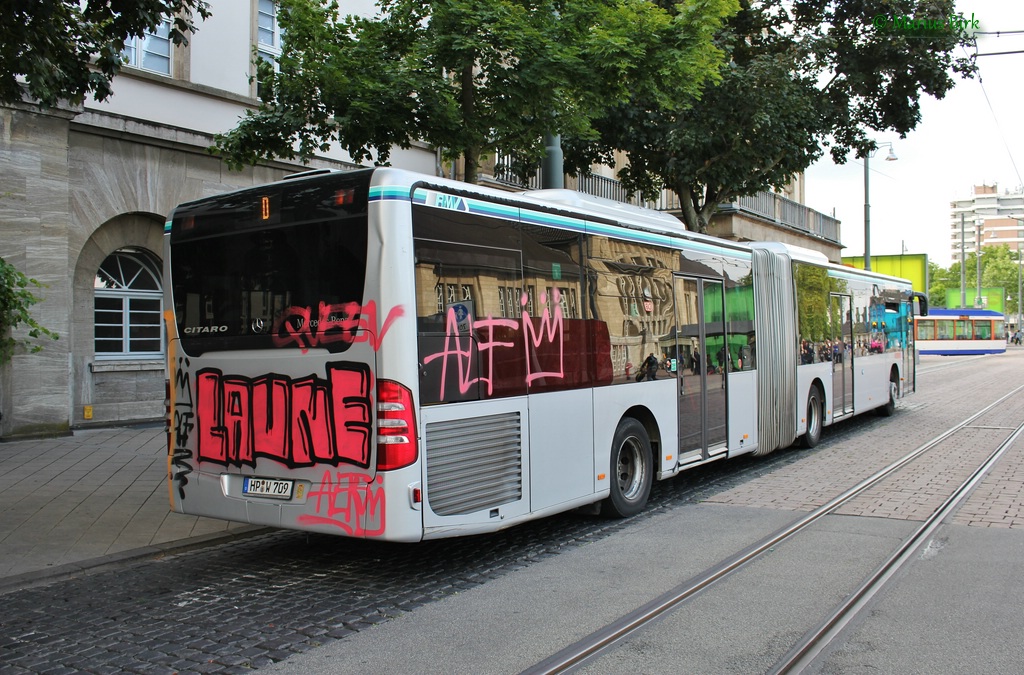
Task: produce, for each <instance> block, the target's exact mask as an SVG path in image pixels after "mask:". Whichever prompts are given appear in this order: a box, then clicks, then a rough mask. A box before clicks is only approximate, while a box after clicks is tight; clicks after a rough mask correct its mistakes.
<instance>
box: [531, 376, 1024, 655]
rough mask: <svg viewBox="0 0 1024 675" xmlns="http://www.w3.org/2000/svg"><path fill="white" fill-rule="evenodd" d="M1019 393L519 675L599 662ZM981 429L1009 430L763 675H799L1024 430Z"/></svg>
mask: <svg viewBox="0 0 1024 675" xmlns="http://www.w3.org/2000/svg"><path fill="white" fill-rule="evenodd" d="M1022 391H1024V386H1020V387H1017V388H1015V389H1013V390H1011V391H1009V392H1008V393H1006V394H1004V395H1003V396H1001V397H1000V398H998V399H996V400H995V401H993V402H992V403H990V404H988V405H986V406H985V407H983V408H982V409H980V410H978V411H977V412H975V413H974V414H972V415H970V416H968V417H967V418H965V419H964V420H962V421H961V422H959V423H957V424H954V425H953V426H951V427H949V428H947V429H946V430H944V431H943V432H942V433H939V434H937V435H935V436H934V437H932V438H930V439H928V440H927V441H925V442H924V443H922V444H920V445H919V446H918V447H916V448H914V449H913V450H912V451H910V452H908V453H906V454H905V455H903V456H902V457H900V458H898V459H897V460H895V461H892V462H890V463H889V464H888V465H886V466H885V467H883V468H882V469H880V470H878V471H876V472H875V473H874V474H872V475H870V476H869V477H867V478H865V479H863V480H861V481H860V482H858V483H857V484H855V485H854V486H852V487H850V488H849V489H847V490H845V491H844V492H842V493H841V494H838V495H837V496H835V497H834V498H832V499H831V500H829V501H828V502H827V503H825V504H823V505H821V506H819V507H818V508H816V509H814V510H812V511H810V512H808V513H806V514H805V515H803V516H801V517H799V518H797V519H796V520H794V521H793V522H792V523H790V524H789V525H787V526H785V527H783V528H781V529H779V530H777V531H776V532H774V533H772V534H770V535H769V536H767V537H765V538H764V539H762V540H760V541H759V542H757V543H755V544H753V545H751V546H749V547H747V548H745V549H743V550H741V551H739V552H737V553H735V554H733V555H731V556H729V557H727V558H725V559H723V560H721V561H720V562H718V563H717V564H715V565H713V566H711V567H709V568H707V569H706V570H705V571H704V572H702V573H701V574H698V575H696V576H693V577H691V578H690V579H688V580H687V581H685V582H683V583H682V584H680V585H678V586H676V587H675V588H672V589H670V590H669V591H667V592H665V593H663V594H661V595H660V596H658V597H656V598H655V599H653V600H651V601H649V602H648V603H646V604H644V605H643V606H641V607H639V608H637V609H635V610H633V611H632V612H629V613H628V614H626V615H624V616H622V617H621V618H619V619H618V620H615V621H613V622H611V623H608V624H606V625H605V626H603V627H601V628H600V629H598V630H596V631H594V632H592V633H590V634H589V635H587V636H586V637H584V638H582V639H581V640H579V641H577V642H575V643H573V644H571V645H569V646H567V647H565V648H564V649H562V650H560V651H558V652H556V653H555V654H553V655H551V656H550V657H548V658H546V659H544V660H542V661H540V662H538V663H536V664H534V665H533V666H531V667H529V668H526V669H525V670H523V671H522V673H521V675H548V674H554V673H563V672H573V671H575V670H577V669H580V668H581V667H583V666H586V665H588V664H590V663H591V662H593V661H595V660H596V659H598V658H600V656H601V655H603V654H605V653H607V652H608V651H609V650H612V649H614V648H615V647H616V645H618V644H619V643H621V642H622V641H624V640H626V639H628V638H629V637H630V636H631V635H633V634H635V633H637V632H638V631H641V630H643V629H644V628H645V627H646V626H648V625H649V624H651V623H652V622H654V621H656V620H658V619H659V618H661V617H663V616H664V615H666V614H667V613H670V612H672V611H674V610H676V609H678V608H679V607H680V606H681V605H683V604H684V603H685V602H686V601H687V600H689V599H690V598H692V597H694V596H696V595H697V594H699V593H701V592H703V591H705V590H708V589H709V588H710V587H712V586H713V585H714V584H716V583H718V582H720V581H722V580H724V579H726V578H727V577H729V576H730V575H731V574H733V573H734V572H736V571H738V570H740V569H742V568H743V567H745V566H746V565H748V563H751V562H752V561H754V560H755V559H757V558H759V557H760V556H761V555H763V554H764V553H765V552H766V551H770V550H774V549H775V547H777V546H779V545H781V544H784V543H786V542H787V541H789V540H791V539H793V538H794V537H796V536H797V535H798V534H800V533H801V532H803V531H805V530H807V528H809V527H810V526H812V525H813V524H814V523H816V522H817V521H819V520H821V519H822V518H823V517H825V516H827V515H829V514H832V513H834V512H835V511H836V510H837V509H839V508H840V507H842V506H843V505H845V504H848V503H850V502H852V501H853V500H855V499H857V498H858V497H860V496H862V495H864V494H865V493H866V492H867V491H868V490H870V489H871V488H873V487H874V486H877V485H878V484H879V483H881V482H882V481H884V480H886V479H887V478H889V477H891V476H893V475H895V474H897V473H898V472H899V471H901V470H902V469H904V468H905V467H906V466H907V465H908V464H910V463H912V462H914V461H916V460H918V459H920V458H921V457H922V456H925V455H927V453H928V452H929V451H930V450H932V449H934V448H936V447H938V446H940V445H941V444H943V443H945V442H947V441H948V440H949V439H950V438H952V437H954V436H955V435H956V434H958V433H961V432H963V431H964V430H965V429H968V428H972V427H973V426H974V424H975V423H976V422H977V421H979V420H981V419H983V418H984V417H985V416H986V415H988V414H990V413H992V412H993V411H995V410H998V409H999V408H1000V406H1004V405H1005V404H1006V403H1007V402H1009V401H1012V400H1013V399H1014V397H1016V396H1018V395H1020V393H1021V392H1022ZM984 428H986V429H994V428H997V429H1000V430H1008V431H1010V433H1009V435H1008V436H1007V437H1006V438H1005V439H1004V440H1003V441H1002V442H1001V443H999V445H998V446H997V447H996V448H995V450H993V451H992V452H991V453H990V454H989V455H988V456H987V457H986V458H985V460H984V461H983V462H982V463H981V464H980V465H979V466H978V467H977V468H976V469H975V470H974V471H973V472H972V473H971V474H970V476H969V477H968V478H967V479H966V480H964V481H963V482H962V483H960V484H959V485H958V486H957V487H956V488H955V489H954V490H953V491H952V493H951V494H950V495H949V496H948V497H947V498H946V499H945V500H944V501H943V502H942V504H941V505H940V506H939V507H938V508H936V509H934V510H933V511H932V513H931V514H930V515H929V516H928V517H927V518H925V519H924V521H923V522H922V523H921V525H920V526H919V527H917V528H916V529H915V530H914V531H913V532H912V533H911V534H910V535H909V536H908V537H906V539H904V540H903V542H902V543H901V544H900V546H899V547H897V548H896V550H895V551H893V552H892V553H891V554H890V555H889V556H888V557H887V558H886V559H885V560H884V562H883V563H882V564H881V565H879V566H878V568H877V569H876V570H875V571H874V572H873V573H872V574H870V575H869V576H868V577H867V578H866V579H864V580H863V581H862V582H861V583H860V585H859V586H858V587H857V588H856V590H855V591H854V592H852V593H851V594H850V595H848V596H847V598H846V599H845V600H844V601H843V602H842V603H840V605H839V606H838V607H836V608H835V609H834V610H833V611H832V612H831V614H830V615H829V616H828V617H827V618H826V619H824V620H823V621H822V622H821V623H820V624H818V625H817V626H816V627H814V628H812V629H811V630H809V631H808V632H807V633H805V634H804V635H803V636H802V637H801V639H800V640H799V641H798V642H797V643H796V644H794V645H793V647H792V648H791V649H790V650H789V651H788V652H787V653H786V654H785V655H784V656H783V657H782V658H781V659H780V660H779V661H778V662H777V663H776V664H775V666H774V667H773V668H772V669H771V670H770V671H769V672H771V673H773V675H775V674H787V673H796V672H801V671H802V670H803V669H804V668H806V667H807V666H808V665H809V664H810V663H811V662H812V661H814V659H815V658H817V657H818V656H819V655H820V654H821V653H822V652H823V650H825V649H826V648H827V647H828V645H829V644H830V643H831V642H832V641H833V640H834V639H835V638H836V636H837V635H838V634H839V633H840V632H841V631H842V630H843V629H844V628H845V627H846V626H847V625H848V624H849V623H850V622H851V621H852V620H853V619H854V618H855V617H856V616H857V614H858V613H859V612H861V611H862V610H863V609H864V608H865V607H866V606H867V605H868V604H869V603H870V601H871V600H872V598H874V597H875V595H876V594H877V593H878V592H879V591H880V590H881V589H882V588H884V587H885V585H886V583H887V582H889V581H890V580H891V579H892V577H893V575H894V574H895V573H896V572H897V571H898V570H899V569H900V568H901V567H902V566H903V565H905V564H906V563H907V562H908V561H910V560H911V559H912V558H913V556H914V554H915V553H916V552H917V551H918V550H920V548H921V547H922V546H923V545H924V543H925V542H927V541H928V539H929V538H930V537H931V536H932V535H933V534H934V532H935V530H936V529H937V528H938V527H939V525H941V524H942V522H943V521H945V520H946V518H947V517H949V516H950V514H951V513H953V512H954V511H955V510H956V509H957V508H958V507H959V506H960V505H961V504H962V503H963V501H964V499H965V498H966V497H967V495H968V494H969V493H970V492H971V490H972V489H973V488H974V487H975V486H976V485H977V483H978V482H979V481H980V480H981V479H982V478H983V477H984V476H985V474H986V473H987V472H988V471H989V470H990V469H991V467H992V466H993V465H994V464H995V462H996V461H997V460H998V459H999V458H1000V457H1001V456H1002V455H1003V453H1004V452H1005V451H1006V449H1007V448H1009V447H1010V446H1011V445H1012V443H1013V442H1014V441H1016V440H1017V439H1018V438H1019V437H1020V435H1021V434H1022V433H1024V424H1021V425H1018V426H1016V427H991V426H986V427H984Z"/></svg>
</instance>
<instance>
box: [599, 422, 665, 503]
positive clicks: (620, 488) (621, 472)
mask: <svg viewBox="0 0 1024 675" xmlns="http://www.w3.org/2000/svg"><path fill="white" fill-rule="evenodd" d="M610 468H611V473H610V475H611V483H612V484H611V493H610V494H609V495H608V498H607V499H605V500H604V501H603V502H602V503H601V515H603V516H607V517H611V518H628V517H629V516H634V515H636V514H638V513H640V512H641V511H643V509H644V507H645V506H646V505H647V498H648V497H649V496H650V494H651V482H652V480H653V479H654V455H653V453H652V452H651V439H650V437H649V436H648V435H647V430H646V429H645V428H644V425H642V424H640V422H638V421H637V420H635V419H633V418H632V417H627V418H625V419H623V420H622V421H621V422H619V426H618V428H616V429H615V437H614V440H613V441H612V452H611V467H610Z"/></svg>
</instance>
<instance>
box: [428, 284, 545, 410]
mask: <svg viewBox="0 0 1024 675" xmlns="http://www.w3.org/2000/svg"><path fill="white" fill-rule="evenodd" d="M553 295H554V300H553V301H552V302H551V305H552V306H553V307H554V310H553V311H549V308H548V306H547V303H546V302H545V299H544V298H542V299H541V303H542V304H543V305H544V309H543V312H542V313H541V316H540V318H539V324H536V325H535V324H534V318H533V317H531V316H530V313H529V312H528V311H526V306H527V303H528V298H527V296H526V295H525V294H524V295H523V296H522V297H521V298H520V303H521V305H522V307H523V310H522V317H521V318H520V320H519V321H516V320H515V319H495V318H493V317H490V316H488V317H487V318H486V319H476V320H472V319H471V320H470V325H469V332H468V334H466V333H460V332H459V320H458V317H457V316H456V314H455V309H454V308H449V309H448V312H447V314H446V315H445V343H444V349H443V350H442V351H440V352H436V353H434V354H430V355H429V356H425V357H424V358H423V363H424V365H426V364H429V363H431V362H433V361H435V360H437V359H443V360H442V361H441V386H440V392H439V395H438V399H439V400H444V398H445V391H446V389H447V387H448V376H449V373H448V364H449V358H450V357H452V358H454V359H455V367H454V370H455V371H456V373H457V377H458V388H459V392H460V393H462V394H464V393H466V392H467V391H469V389H470V387H472V386H473V385H474V384H476V383H478V382H480V383H483V384H486V386H487V394H488V395H491V394H492V393H493V391H494V377H493V373H494V361H495V355H496V354H497V355H498V356H499V357H500V356H501V354H500V353H499V352H500V350H501V349H504V348H514V347H515V346H516V343H515V342H514V341H510V340H499V339H496V338H495V331H496V329H502V328H503V329H507V330H506V331H505V332H506V333H507V332H508V331H509V330H510V331H513V333H514V331H516V330H517V329H518V330H519V331H520V333H521V336H520V337H521V338H522V342H523V348H524V350H525V354H524V356H525V364H526V376H525V381H526V384H527V385H529V384H530V383H531V382H534V381H535V380H538V379H541V378H547V377H550V378H562V377H564V372H565V369H564V362H565V353H564V352H565V345H564V341H563V332H564V329H563V318H562V307H561V304H560V302H559V300H560V294H559V291H558V289H554V294H553ZM474 336H475V338H476V339H474ZM463 345H465V346H463ZM548 345H554V346H555V348H556V350H557V351H556V353H557V358H558V363H557V367H556V364H554V363H551V364H542V363H540V358H541V357H540V351H541V350H540V348H541V347H542V346H548ZM482 354H486V362H485V363H484V364H481V368H480V370H481V373H480V374H479V376H478V377H474V378H471V377H470V373H471V371H472V365H473V363H474V362H475V360H476V358H477V357H478V355H482ZM545 366H547V369H545Z"/></svg>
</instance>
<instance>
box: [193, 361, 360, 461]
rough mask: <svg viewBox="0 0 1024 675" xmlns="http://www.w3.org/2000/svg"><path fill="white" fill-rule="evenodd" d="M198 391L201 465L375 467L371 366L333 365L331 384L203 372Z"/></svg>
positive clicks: (328, 381) (197, 430) (317, 379)
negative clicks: (270, 462) (264, 461)
mask: <svg viewBox="0 0 1024 675" xmlns="http://www.w3.org/2000/svg"><path fill="white" fill-rule="evenodd" d="M195 386H196V403H195V413H196V414H195V434H196V446H197V456H198V459H199V461H206V462H216V463H218V464H224V465H235V466H240V465H243V464H248V465H250V466H255V464H256V458H257V457H268V458H271V459H274V460H277V461H278V462H281V463H282V464H284V465H286V466H290V467H299V466H312V465H315V464H321V463H322V464H331V465H334V466H337V465H338V464H339V463H347V464H354V465H356V466H361V467H368V466H369V464H370V441H371V411H372V405H373V401H372V391H373V375H372V374H371V373H370V369H369V366H367V365H366V364H359V363H347V362H346V363H332V364H328V366H327V378H326V379H323V378H320V377H317V376H315V375H310V376H309V377H304V378H300V379H291V378H289V377H286V376H283V375H275V374H268V375H263V376H261V377H257V378H248V377H244V376H241V375H224V374H223V373H221V371H219V370H217V369H214V368H205V369H203V370H200V371H199V372H198V373H196V385H195Z"/></svg>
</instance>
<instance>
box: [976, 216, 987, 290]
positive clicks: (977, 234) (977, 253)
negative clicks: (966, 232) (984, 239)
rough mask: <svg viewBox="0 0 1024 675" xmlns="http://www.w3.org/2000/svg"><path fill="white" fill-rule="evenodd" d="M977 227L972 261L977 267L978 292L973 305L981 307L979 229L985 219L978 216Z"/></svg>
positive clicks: (983, 224)
mask: <svg viewBox="0 0 1024 675" xmlns="http://www.w3.org/2000/svg"><path fill="white" fill-rule="evenodd" d="M976 227H977V229H976V230H975V233H974V261H975V263H976V264H975V266H976V267H977V268H978V292H977V294H976V295H975V296H974V306H975V307H976V308H981V306H982V303H981V230H982V228H983V227H985V219H984V218H978V223H977V226H976Z"/></svg>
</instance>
